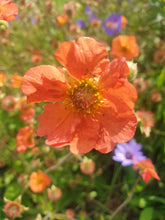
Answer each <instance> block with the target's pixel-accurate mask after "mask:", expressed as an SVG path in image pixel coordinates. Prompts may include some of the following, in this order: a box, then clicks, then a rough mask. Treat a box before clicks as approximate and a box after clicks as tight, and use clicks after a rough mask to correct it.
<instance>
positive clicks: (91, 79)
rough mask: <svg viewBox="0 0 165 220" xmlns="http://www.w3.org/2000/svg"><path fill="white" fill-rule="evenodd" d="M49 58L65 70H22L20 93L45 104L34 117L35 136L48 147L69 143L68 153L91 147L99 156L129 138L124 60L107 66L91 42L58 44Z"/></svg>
mask: <svg viewBox="0 0 165 220" xmlns="http://www.w3.org/2000/svg"><path fill="white" fill-rule="evenodd" d="M55 58H56V59H57V60H58V61H59V62H60V63H61V64H62V65H63V66H64V67H65V69H64V70H63V71H64V72H63V71H62V69H60V68H59V67H56V66H50V65H42V66H38V67H34V68H31V69H30V70H28V71H27V73H26V74H25V76H24V77H23V81H22V90H23V92H24V93H25V94H26V95H27V101H28V103H30V102H42V101H46V102H53V103H50V104H46V105H45V112H44V113H42V114H41V115H40V116H39V123H40V125H39V128H38V131H37V133H38V135H39V136H45V135H47V140H46V144H47V145H51V146H52V147H57V148H59V147H63V146H66V145H70V151H71V152H72V153H74V154H83V153H87V152H89V151H91V150H92V149H93V148H94V149H96V150H99V151H100V152H102V153H108V152H110V151H112V150H113V148H114V146H115V144H116V142H118V143H124V142H127V141H128V140H130V139H131V138H132V137H133V135H134V132H135V128H136V124H137V119H136V116H135V115H134V113H133V111H132V108H133V107H134V103H135V100H136V98H137V93H136V90H135V88H134V87H133V86H132V85H131V84H130V83H129V82H128V81H127V79H126V77H127V76H128V74H129V68H128V66H127V64H126V61H125V59H124V58H123V59H118V60H117V59H116V60H113V61H112V62H111V63H110V62H109V59H108V53H107V51H106V49H105V47H104V46H102V45H101V44H100V43H98V42H97V41H96V40H94V39H93V38H85V37H81V38H79V40H78V42H77V43H76V42H75V41H71V42H64V43H62V44H61V46H60V48H59V49H58V50H57V51H56V53H55Z"/></svg>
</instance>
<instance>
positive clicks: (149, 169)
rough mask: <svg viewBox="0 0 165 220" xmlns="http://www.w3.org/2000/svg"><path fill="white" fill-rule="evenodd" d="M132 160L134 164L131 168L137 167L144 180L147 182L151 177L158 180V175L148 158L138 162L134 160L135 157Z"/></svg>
mask: <svg viewBox="0 0 165 220" xmlns="http://www.w3.org/2000/svg"><path fill="white" fill-rule="evenodd" d="M133 161H134V162H135V163H136V165H134V166H133V169H134V170H137V169H139V171H140V174H141V176H142V178H143V180H144V182H146V183H148V182H149V181H150V179H151V178H152V177H154V178H155V179H157V180H160V177H159V176H158V174H157V172H156V171H155V167H154V165H153V163H152V161H151V160H150V159H145V160H141V161H140V162H138V161H137V160H135V158H133Z"/></svg>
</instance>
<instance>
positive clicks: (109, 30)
mask: <svg viewBox="0 0 165 220" xmlns="http://www.w3.org/2000/svg"><path fill="white" fill-rule="evenodd" d="M121 27H122V16H121V15H120V14H111V15H110V16H109V17H108V18H107V20H106V21H105V22H104V24H103V28H104V30H105V32H106V34H107V35H108V36H110V35H113V34H118V33H119V31H120V29H121Z"/></svg>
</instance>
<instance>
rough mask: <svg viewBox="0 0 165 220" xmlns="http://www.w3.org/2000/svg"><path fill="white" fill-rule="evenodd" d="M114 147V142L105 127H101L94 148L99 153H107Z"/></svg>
mask: <svg viewBox="0 0 165 220" xmlns="http://www.w3.org/2000/svg"><path fill="white" fill-rule="evenodd" d="M114 147H115V143H114V142H113V141H112V140H111V137H110V134H109V132H108V131H107V130H106V129H105V128H101V129H100V131H99V138H98V140H97V144H96V146H95V149H96V150H98V151H100V152H101V153H109V152H110V151H112V150H113V149H114Z"/></svg>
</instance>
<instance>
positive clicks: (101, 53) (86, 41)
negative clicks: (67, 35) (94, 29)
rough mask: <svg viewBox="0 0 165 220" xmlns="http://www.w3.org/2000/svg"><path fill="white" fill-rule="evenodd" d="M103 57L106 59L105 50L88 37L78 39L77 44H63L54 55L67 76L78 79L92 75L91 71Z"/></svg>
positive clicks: (73, 42)
mask: <svg viewBox="0 0 165 220" xmlns="http://www.w3.org/2000/svg"><path fill="white" fill-rule="evenodd" d="M105 57H108V53H107V50H106V48H105V47H104V46H103V45H101V44H100V43H98V42H97V41H96V40H95V39H93V38H88V37H80V38H79V40H78V42H77V43H76V42H75V41H71V42H64V43H62V44H61V46H60V48H59V49H58V50H57V51H56V53H55V58H56V59H57V60H58V61H59V62H60V63H61V64H62V65H63V66H64V67H65V68H66V69H67V70H68V71H69V74H71V75H73V76H74V77H76V78H78V79H81V78H82V76H84V75H92V73H91V69H93V68H94V67H95V65H96V64H97V63H98V62H100V61H101V60H102V59H104V58H105ZM100 74H101V73H100Z"/></svg>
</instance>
